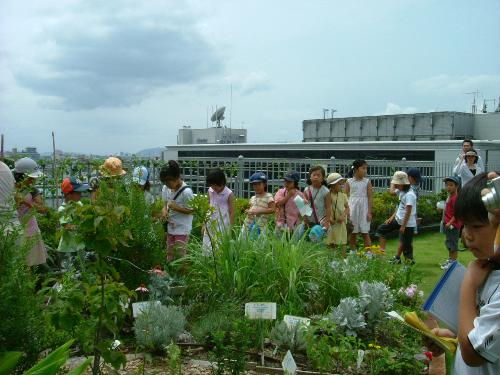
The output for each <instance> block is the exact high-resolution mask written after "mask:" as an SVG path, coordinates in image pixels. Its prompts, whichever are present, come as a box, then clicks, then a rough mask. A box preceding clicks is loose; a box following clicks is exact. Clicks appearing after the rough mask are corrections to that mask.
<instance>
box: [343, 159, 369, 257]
mask: <svg viewBox="0 0 500 375" xmlns="http://www.w3.org/2000/svg"><path fill="white" fill-rule="evenodd" d="M351 172H352V177H351V178H349V179H348V180H347V184H346V187H345V190H346V194H347V196H348V197H349V214H350V218H349V220H350V221H351V223H352V226H353V229H352V233H351V237H350V241H349V245H350V248H351V252H353V251H356V237H357V234H358V233H361V234H362V236H363V241H364V244H365V247H369V246H371V244H372V243H371V240H370V234H369V233H370V222H371V221H372V204H373V199H372V195H373V189H372V184H371V182H370V180H369V179H368V178H366V175H367V173H368V164H367V162H366V161H364V160H361V159H358V160H354V162H353V163H352V166H351ZM351 172H350V174H351Z"/></svg>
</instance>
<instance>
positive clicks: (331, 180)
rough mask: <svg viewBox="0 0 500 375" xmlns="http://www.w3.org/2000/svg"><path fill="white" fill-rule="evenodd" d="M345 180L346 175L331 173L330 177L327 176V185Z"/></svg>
mask: <svg viewBox="0 0 500 375" xmlns="http://www.w3.org/2000/svg"><path fill="white" fill-rule="evenodd" d="M342 180H345V178H344V177H342V175H341V174H340V173H336V172H334V173H330V174H329V175H328V177H327V178H326V184H327V185H335V184H337V183H339V182H340V181H342Z"/></svg>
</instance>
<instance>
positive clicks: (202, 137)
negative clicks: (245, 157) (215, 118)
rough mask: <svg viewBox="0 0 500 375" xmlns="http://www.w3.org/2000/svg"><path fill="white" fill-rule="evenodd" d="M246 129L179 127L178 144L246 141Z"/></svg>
mask: <svg viewBox="0 0 500 375" xmlns="http://www.w3.org/2000/svg"><path fill="white" fill-rule="evenodd" d="M246 141H247V130H246V129H229V128H205V129H191V128H182V129H179V135H178V144H180V145H189V144H215V143H223V144H224V143H246Z"/></svg>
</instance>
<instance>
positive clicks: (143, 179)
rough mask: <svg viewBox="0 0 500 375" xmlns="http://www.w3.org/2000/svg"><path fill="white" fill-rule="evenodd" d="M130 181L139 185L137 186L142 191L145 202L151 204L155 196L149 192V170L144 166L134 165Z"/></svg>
mask: <svg viewBox="0 0 500 375" xmlns="http://www.w3.org/2000/svg"><path fill="white" fill-rule="evenodd" d="M132 181H134V182H135V183H136V184H138V185H139V187H140V188H141V189H142V190H143V191H144V199H145V200H146V203H147V204H150V205H151V204H153V203H154V202H155V198H154V197H153V194H151V192H150V190H151V184H150V182H149V171H148V169H147V168H146V167H144V166H142V165H141V166H139V167H135V168H134V171H133V172H132Z"/></svg>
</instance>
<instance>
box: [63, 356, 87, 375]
mask: <svg viewBox="0 0 500 375" xmlns="http://www.w3.org/2000/svg"><path fill="white" fill-rule="evenodd" d="M91 361H92V358H87V359H86V360H85V362H83V363H82V364H81V365H80V366H78V367H76V368H74V369H73V370H72V371H71V372H70V373H69V374H68V375H80V374H82V373H83V372H84V371H85V369H86V368H87V367H88V366H89V365H90V362H91Z"/></svg>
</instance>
